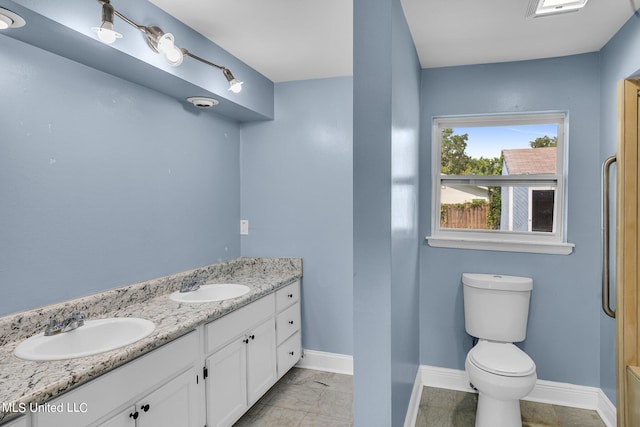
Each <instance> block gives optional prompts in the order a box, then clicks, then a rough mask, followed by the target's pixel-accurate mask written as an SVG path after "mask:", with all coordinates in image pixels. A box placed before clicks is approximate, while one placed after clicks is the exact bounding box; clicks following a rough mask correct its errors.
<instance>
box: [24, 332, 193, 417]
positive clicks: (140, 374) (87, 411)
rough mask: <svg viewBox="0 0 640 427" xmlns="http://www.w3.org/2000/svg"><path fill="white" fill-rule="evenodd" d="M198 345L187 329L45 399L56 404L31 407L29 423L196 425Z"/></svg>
mask: <svg viewBox="0 0 640 427" xmlns="http://www.w3.org/2000/svg"><path fill="white" fill-rule="evenodd" d="M198 349H199V338H198V334H197V332H196V331H192V332H190V333H189V334H187V335H185V336H183V337H181V338H178V339H176V340H174V341H172V342H170V343H168V344H166V345H163V346H162V347H160V348H158V349H156V350H154V351H152V352H150V353H148V354H146V355H144V356H142V357H140V358H138V359H135V360H133V361H132V362H129V363H127V364H126V365H123V366H121V367H119V368H117V369H114V370H113V371H111V372H108V373H106V374H104V375H102V376H100V377H98V378H96V379H95V380H92V381H91V382H89V383H87V384H84V385H82V386H80V387H78V388H76V389H74V390H71V391H69V392H67V393H65V394H63V395H62V396H60V397H58V398H56V399H53V400H52V401H50V402H48V403H47V405H50V406H49V407H56V408H61V410H60V411H56V412H51V411H46V410H43V411H42V412H37V413H34V414H33V427H51V426H65V427H73V426H78V427H87V426H109V427H120V426H127V427H144V426H154V427H197V426H202V425H204V422H203V420H204V414H203V409H201V405H200V400H199V398H198V394H199V393H200V394H201V393H202V391H200V390H199V389H200V388H201V387H202V381H201V378H200V379H199V378H198V375H197V374H196V366H198V365H197V361H198ZM45 409H46V407H45Z"/></svg>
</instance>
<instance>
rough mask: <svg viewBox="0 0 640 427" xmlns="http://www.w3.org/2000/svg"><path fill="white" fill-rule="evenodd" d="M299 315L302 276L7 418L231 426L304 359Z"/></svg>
mask: <svg viewBox="0 0 640 427" xmlns="http://www.w3.org/2000/svg"><path fill="white" fill-rule="evenodd" d="M300 320H301V318H300V282H299V281H296V282H294V283H292V284H290V285H287V286H285V287H284V288H282V289H279V290H278V291H276V292H273V293H271V294H268V295H266V296H263V297H262V298H260V299H258V300H255V301H253V302H251V303H249V304H248V305H246V306H244V307H242V308H239V309H237V310H234V311H232V312H230V313H229V314H227V315H225V316H223V317H221V318H219V319H216V320H214V321H212V322H210V323H208V324H205V325H200V326H198V327H197V330H194V331H191V332H189V333H188V334H186V335H184V336H182V337H180V338H177V339H175V340H173V341H171V342H169V343H167V344H164V345H162V346H161V347H159V348H157V349H155V350H153V351H151V352H150V353H148V354H146V355H143V356H141V357H139V358H137V359H135V360H133V361H131V362H128V363H126V364H125V365H123V366H121V367H118V368H116V369H114V370H112V371H110V372H107V373H106V374H104V375H102V376H100V377H98V378H96V379H94V380H92V381H90V382H88V383H86V384H84V385H81V386H79V387H77V388H75V389H73V390H70V391H68V392H66V393H64V394H63V395H61V396H59V397H57V398H55V399H53V400H51V401H49V402H47V403H46V404H45V405H49V406H48V407H54V408H62V409H61V410H55V411H47V410H43V411H37V412H34V413H31V414H27V416H26V417H22V418H19V419H16V420H13V421H12V422H10V423H8V424H7V425H8V426H9V427H52V426H55V427H57V426H64V427H75V426H78V427H202V426H205V425H206V426H208V427H229V426H231V425H233V423H235V422H236V421H237V420H238V419H239V418H240V417H241V416H242V415H243V414H244V413H245V412H246V411H247V410H248V409H249V408H250V407H251V406H252V405H253V404H254V403H255V402H256V401H258V399H260V397H262V396H263V395H264V394H265V393H266V392H267V391H268V390H269V389H270V388H271V387H272V386H273V385H274V384H275V383H276V381H277V380H278V379H279V378H280V377H282V376H283V375H284V374H285V373H286V372H287V371H288V370H289V369H291V368H292V367H293V366H294V365H295V364H296V362H297V361H298V360H299V359H300V356H301V339H300V337H301V335H300V334H301V332H300ZM3 427H4V426H3Z"/></svg>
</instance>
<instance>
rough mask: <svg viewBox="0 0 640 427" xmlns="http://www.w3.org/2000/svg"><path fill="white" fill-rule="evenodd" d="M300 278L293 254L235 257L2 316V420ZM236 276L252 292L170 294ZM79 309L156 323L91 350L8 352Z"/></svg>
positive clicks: (299, 265) (92, 315)
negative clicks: (189, 298) (189, 297)
mask: <svg viewBox="0 0 640 427" xmlns="http://www.w3.org/2000/svg"><path fill="white" fill-rule="evenodd" d="M301 277H302V260H301V259H299V258H237V259H235V260H231V261H226V262H222V263H216V264H211V265H209V266H206V267H202V268H198V269H194V270H190V271H187V272H183V273H179V274H175V275H171V276H165V277H162V278H158V279H153V280H149V281H147V282H142V283H137V284H133V285H130V286H125V287H123V288H118V289H113V290H109V291H106V292H102V293H100V294H96V295H91V296H88V297H82V298H78V299H75V300H71V301H66V302H63V303H59V304H53V305H50V306H46V307H42V308H38V309H34V310H29V311H25V312H22V313H17V314H13V315H9V316H4V317H0V422H2V421H5V420H7V419H9V418H13V416H14V415H18V414H17V413H14V412H10V409H9V408H11V405H14V406H13V407H15V408H17V407H18V405H19V404H20V403H23V404H27V405H29V404H31V403H37V404H40V403H44V402H45V401H47V400H49V399H51V398H53V397H55V396H57V395H59V394H61V393H63V392H65V391H67V390H70V389H71V388H74V387H76V386H78V385H80V384H83V383H86V382H87V381H89V380H91V379H93V378H96V377H98V376H99V375H101V374H103V373H105V372H107V371H109V370H111V369H114V368H116V367H118V366H121V365H123V364H125V363H127V362H129V361H131V360H133V359H135V358H137V357H139V356H141V355H143V354H145V353H148V352H150V351H151V350H154V349H156V348H158V347H160V346H161V345H163V344H166V343H167V342H169V341H172V340H174V339H176V338H178V337H180V336H182V335H184V334H186V333H188V332H190V331H192V330H194V329H195V328H197V327H198V326H199V325H201V324H204V323H207V322H210V321H212V320H215V319H217V318H219V317H222V316H224V315H225V314H227V313H230V312H231V311H233V310H236V309H238V308H240V307H242V306H244V305H247V304H249V303H250V302H252V301H255V300H257V299H259V298H261V297H263V296H265V295H267V294H269V293H272V292H274V291H275V290H277V289H279V288H281V287H283V286H286V285H288V284H290V283H292V282H294V281H296V280H298V279H300V278H301ZM194 278H202V279H205V280H206V281H207V283H230V282H232V283H239V284H244V285H247V286H249V287H250V288H251V291H250V292H249V293H247V294H245V295H243V296H241V297H238V298H234V299H231V300H226V301H219V302H210V303H197V304H188V303H178V302H175V301H173V300H171V299H169V293H171V292H173V291H175V290H177V289H179V287H180V284H181V283H182V281H184V280H190V279H194ZM76 310H83V311H85V313H86V319H87V320H91V319H98V318H105V317H141V318H144V319H148V320H151V321H152V322H153V323H154V324H155V325H156V329H155V330H154V331H153V333H151V335H149V336H148V337H146V338H144V339H142V340H140V341H138V342H136V343H133V344H130V345H128V346H125V347H121V348H119V349H115V350H112V351H109V352H106V353H101V354H97V355H94V356H88V357H82V358H78V359H67V360H58V361H50V362H34V361H28V360H22V359H19V358H17V357H16V356H15V355H14V354H13V351H14V350H15V348H16V346H17V345H18V344H19V343H20V342H21V341H22V340H24V339H25V338H27V337H29V336H31V335H35V334H36V333H39V332H41V331H42V330H43V329H44V327H45V326H46V324H47V322H48V319H49V317H50V316H51V315H52V314H54V315H55V316H56V317H57V318H59V319H60V318H67V317H69V315H70V314H71V313H72V312H73V311H76Z"/></svg>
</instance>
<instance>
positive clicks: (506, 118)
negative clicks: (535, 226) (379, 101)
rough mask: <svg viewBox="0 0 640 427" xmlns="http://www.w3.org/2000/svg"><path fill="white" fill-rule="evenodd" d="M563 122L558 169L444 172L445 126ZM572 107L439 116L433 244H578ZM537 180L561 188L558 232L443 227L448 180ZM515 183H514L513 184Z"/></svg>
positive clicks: (562, 247)
mask: <svg viewBox="0 0 640 427" xmlns="http://www.w3.org/2000/svg"><path fill="white" fill-rule="evenodd" d="M550 123H556V124H558V145H557V150H556V174H555V175H550V174H544V175H537V174H533V175H511V176H510V175H501V176H473V175H460V176H453V175H443V174H441V166H440V161H441V160H440V159H441V147H442V130H443V129H445V128H461V127H465V128H467V127H481V126H509V125H513V126H518V125H535V124H550ZM568 130H569V115H568V113H567V112H562V111H552V112H534V113H517V114H486V115H466V116H440V117H434V118H433V126H432V136H431V141H432V144H431V146H432V153H431V178H432V181H431V182H432V186H431V189H432V191H431V194H432V200H431V203H432V204H431V206H432V209H431V235H430V236H427V237H426V240H427V242H428V243H429V245H430V246H435V247H446V248H461V249H481V250H496V251H508V252H531V253H547V254H561V255H568V254H570V253H572V251H573V247H574V245H573V244H572V243H568V242H567V238H566V226H567V218H566V204H567V202H566V176H567V161H566V159H567V152H568V140H569V138H568V135H569V132H568ZM527 183H529V184H531V185H532V186H536V187H553V186H555V190H556V200H555V207H554V218H553V225H554V230H553V232H533V231H529V232H518V231H499V230H467V229H446V228H441V227H440V197H441V188H442V186H443V185H450V184H459V185H460V184H462V185H489V186H490V185H496V184H500V185H509V184H520V185H522V184H527ZM512 188H513V187H512Z"/></svg>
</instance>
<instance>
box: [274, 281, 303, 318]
mask: <svg viewBox="0 0 640 427" xmlns="http://www.w3.org/2000/svg"><path fill="white" fill-rule="evenodd" d="M299 300H300V281H299V280H298V281H296V282H294V283H292V284H290V285H287V286H285V287H284V288H282V289H280V290H278V291H276V311H277V312H281V311H282V310H284V309H285V308H287V307H289V306H290V305H291V304H294V303H296V302H298V301H299Z"/></svg>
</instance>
